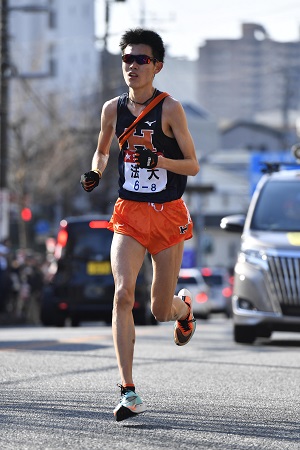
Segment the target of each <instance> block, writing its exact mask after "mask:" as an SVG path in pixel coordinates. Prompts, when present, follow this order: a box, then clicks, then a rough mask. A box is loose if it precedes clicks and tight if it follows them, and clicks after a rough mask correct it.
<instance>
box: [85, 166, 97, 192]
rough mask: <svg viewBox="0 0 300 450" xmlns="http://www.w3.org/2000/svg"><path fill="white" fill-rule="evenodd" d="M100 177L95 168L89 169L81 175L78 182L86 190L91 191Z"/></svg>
mask: <svg viewBox="0 0 300 450" xmlns="http://www.w3.org/2000/svg"><path fill="white" fill-rule="evenodd" d="M99 172H100V171H99ZM100 178H101V177H100V175H99V173H98V172H97V171H96V170H90V171H89V172H85V173H84V174H83V175H81V178H80V184H81V186H82V187H83V189H84V190H85V191H86V192H91V191H92V190H93V189H95V187H96V186H98V184H99V181H100Z"/></svg>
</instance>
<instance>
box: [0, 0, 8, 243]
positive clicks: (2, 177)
mask: <svg viewBox="0 0 300 450" xmlns="http://www.w3.org/2000/svg"><path fill="white" fill-rule="evenodd" d="M7 13H8V10H7V0H1V11H0V14H1V17H0V26H1V30H0V63H1V78H0V85H1V86H0V115H1V117H0V239H3V238H6V237H7V236H8V213H9V200H8V189H7V168H8V163H7V160H8V149H7V122H8V120H7V117H8V77H9V70H10V64H9V51H8V39H7V35H8V32H7Z"/></svg>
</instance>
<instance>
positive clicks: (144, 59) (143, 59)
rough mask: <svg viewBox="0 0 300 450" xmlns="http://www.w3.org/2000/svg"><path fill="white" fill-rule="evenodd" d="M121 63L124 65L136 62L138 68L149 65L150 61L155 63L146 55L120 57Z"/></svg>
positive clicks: (154, 60)
mask: <svg viewBox="0 0 300 450" xmlns="http://www.w3.org/2000/svg"><path fill="white" fill-rule="evenodd" d="M122 61H123V62H124V63H126V64H132V63H133V62H134V61H136V62H137V63H138V64H139V65H140V66H141V65H143V64H150V62H151V61H153V62H154V64H155V63H156V61H157V59H156V58H151V57H150V56H148V55H129V54H126V55H122Z"/></svg>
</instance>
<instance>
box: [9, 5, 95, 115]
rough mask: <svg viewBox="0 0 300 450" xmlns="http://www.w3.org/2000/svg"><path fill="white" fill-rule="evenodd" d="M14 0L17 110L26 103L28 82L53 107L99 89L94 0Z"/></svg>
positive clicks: (12, 23) (11, 41) (12, 39)
mask: <svg viewBox="0 0 300 450" xmlns="http://www.w3.org/2000/svg"><path fill="white" fill-rule="evenodd" d="M9 3H10V5H9V8H8V11H9V12H8V21H9V47H10V59H11V65H12V68H13V74H14V78H13V79H12V83H11V84H12V89H11V103H12V112H13V111H15V110H16V109H17V108H19V107H20V101H22V100H21V99H22V97H23V94H24V89H25V90H26V86H25V83H27V88H28V85H30V89H31V90H32V91H33V95H34V94H35V95H36V96H38V98H39V100H40V102H43V103H44V104H45V105H48V106H49V107H55V106H59V107H61V105H62V104H65V105H66V104H68V102H69V101H72V102H73V103H74V102H76V101H77V102H78V101H81V100H82V99H84V98H88V97H89V96H90V95H92V94H93V93H94V92H95V91H96V90H97V89H98V90H99V88H98V86H99V52H98V51H97V50H96V48H95V23H94V22H95V13H94V0H76V1H74V0H63V1H61V0H32V1H28V0H18V2H13V1H11V2H9Z"/></svg>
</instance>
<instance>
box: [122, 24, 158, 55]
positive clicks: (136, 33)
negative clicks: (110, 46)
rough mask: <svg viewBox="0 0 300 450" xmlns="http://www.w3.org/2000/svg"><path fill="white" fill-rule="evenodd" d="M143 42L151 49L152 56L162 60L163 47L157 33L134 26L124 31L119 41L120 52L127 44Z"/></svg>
mask: <svg viewBox="0 0 300 450" xmlns="http://www.w3.org/2000/svg"><path fill="white" fill-rule="evenodd" d="M136 44H144V45H148V46H149V47H151V49H152V53H153V57H154V58H155V59H157V60H158V61H160V62H164V57H165V47H164V43H163V40H162V38H161V37H160V35H159V34H157V33H156V32H155V31H152V30H144V29H143V28H135V29H130V30H127V31H125V33H124V34H123V36H122V37H121V41H120V48H121V50H122V53H124V50H125V49H126V47H127V46H128V45H136Z"/></svg>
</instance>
